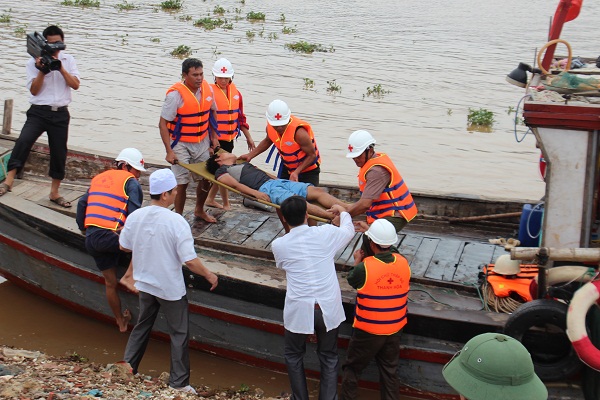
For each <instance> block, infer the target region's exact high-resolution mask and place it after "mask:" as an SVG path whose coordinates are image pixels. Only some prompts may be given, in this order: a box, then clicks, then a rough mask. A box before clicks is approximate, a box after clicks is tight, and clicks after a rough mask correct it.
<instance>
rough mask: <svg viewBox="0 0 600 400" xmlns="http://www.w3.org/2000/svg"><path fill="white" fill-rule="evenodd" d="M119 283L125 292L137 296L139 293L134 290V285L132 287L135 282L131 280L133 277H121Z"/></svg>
mask: <svg viewBox="0 0 600 400" xmlns="http://www.w3.org/2000/svg"><path fill="white" fill-rule="evenodd" d="M119 283H120V284H121V285H123V286H125V288H126V289H127V290H129V291H130V292H133V293H135V294H138V293H139V292H140V291H139V290H137V289H136V288H135V285H134V283H135V281H134V280H133V275H129V276H127V275H123V277H122V278H121V280H120V281H119Z"/></svg>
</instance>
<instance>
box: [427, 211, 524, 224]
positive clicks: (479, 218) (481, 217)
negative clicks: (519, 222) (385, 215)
mask: <svg viewBox="0 0 600 400" xmlns="http://www.w3.org/2000/svg"><path fill="white" fill-rule="evenodd" d="M521 214H522V212H521V211H517V212H510V213H502V214H488V215H475V216H472V217H448V216H445V215H428V214H419V215H420V216H421V217H422V218H425V219H432V220H435V221H448V222H450V223H452V222H476V221H485V220H488V219H501V218H514V217H520V216H521Z"/></svg>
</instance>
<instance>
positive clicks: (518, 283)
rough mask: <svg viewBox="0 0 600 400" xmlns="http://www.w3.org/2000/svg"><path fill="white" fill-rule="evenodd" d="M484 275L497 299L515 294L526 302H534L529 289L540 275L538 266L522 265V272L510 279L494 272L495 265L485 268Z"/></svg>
mask: <svg viewBox="0 0 600 400" xmlns="http://www.w3.org/2000/svg"><path fill="white" fill-rule="evenodd" d="M483 273H484V274H486V279H487V282H488V283H489V284H490V286H491V287H492V289H493V290H494V294H495V295H496V296H497V297H508V296H510V295H511V294H512V293H515V294H517V295H518V296H519V297H521V298H522V299H523V300H525V301H531V300H533V297H531V292H530V290H529V287H530V285H531V281H532V280H533V279H534V278H535V277H536V276H537V275H538V267H537V265H521V272H519V273H518V274H517V275H510V277H507V275H501V274H498V273H496V272H494V264H490V265H488V266H487V267H484V268H483Z"/></svg>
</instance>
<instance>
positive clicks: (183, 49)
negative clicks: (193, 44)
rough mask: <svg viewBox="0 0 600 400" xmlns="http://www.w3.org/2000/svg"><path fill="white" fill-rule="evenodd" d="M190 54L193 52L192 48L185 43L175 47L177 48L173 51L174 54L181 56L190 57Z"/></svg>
mask: <svg viewBox="0 0 600 400" xmlns="http://www.w3.org/2000/svg"><path fill="white" fill-rule="evenodd" d="M190 54H192V49H191V48H190V46H186V45H184V44H180V45H179V46H177V47H176V48H175V50H173V51H172V52H171V55H172V56H174V57H179V58H186V57H189V56H190Z"/></svg>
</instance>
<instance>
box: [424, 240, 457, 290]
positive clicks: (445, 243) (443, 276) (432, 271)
mask: <svg viewBox="0 0 600 400" xmlns="http://www.w3.org/2000/svg"><path fill="white" fill-rule="evenodd" d="M464 246H465V242H463V241H462V240H453V239H443V240H442V241H441V242H440V243H439V244H438V246H437V248H436V249H435V253H434V254H433V257H432V259H431V263H430V264H429V268H428V269H427V271H426V272H425V275H424V276H425V278H429V279H436V280H440V281H443V280H444V281H452V278H453V277H454V273H455V272H456V267H457V266H458V262H459V259H460V255H461V254H462V252H463V248H464Z"/></svg>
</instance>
